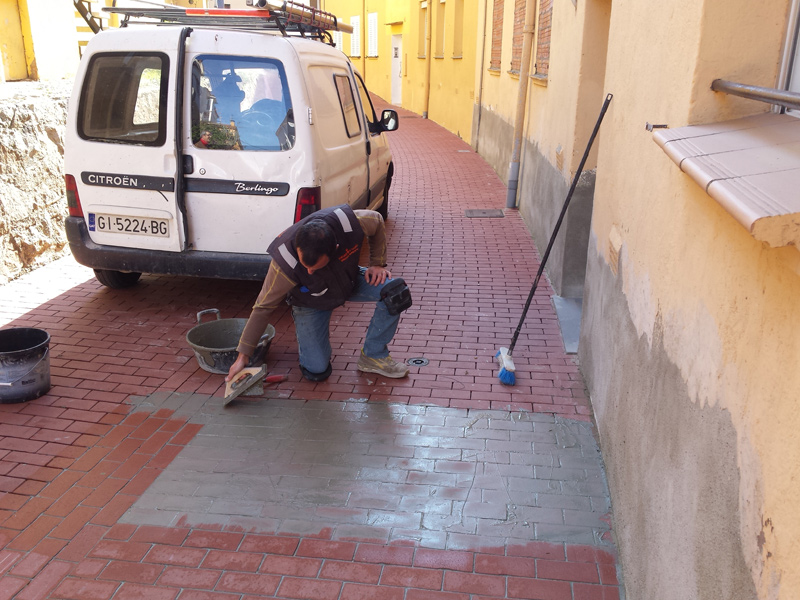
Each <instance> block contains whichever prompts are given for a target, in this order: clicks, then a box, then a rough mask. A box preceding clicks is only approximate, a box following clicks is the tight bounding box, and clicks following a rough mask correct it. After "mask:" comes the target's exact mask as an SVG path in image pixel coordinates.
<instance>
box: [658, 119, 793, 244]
mask: <svg viewBox="0 0 800 600" xmlns="http://www.w3.org/2000/svg"><path fill="white" fill-rule="evenodd" d="M653 139H654V140H655V142H656V143H657V144H658V145H659V146H660V147H661V148H662V149H663V150H664V152H666V154H667V156H669V157H670V158H671V159H672V160H673V161H675V163H676V164H677V165H678V166H679V167H680V169H681V171H683V172H684V173H686V174H687V175H689V176H690V177H691V178H692V179H694V181H695V182H696V183H697V184H698V185H700V187H702V188H703V189H704V190H705V191H706V193H707V194H708V195H709V196H711V197H712V198H714V200H716V201H717V202H719V203H720V205H721V206H722V207H723V208H724V209H725V210H726V211H728V212H729V213H730V214H731V215H732V216H733V217H734V218H735V219H736V220H737V221H739V223H741V224H742V225H743V226H744V227H745V228H746V229H747V230H748V231H749V232H750V234H751V235H752V236H753V237H754V238H755V239H757V240H759V241H761V242H765V243H767V244H769V245H770V246H772V247H773V248H779V247H782V246H788V245H794V246H798V247H800V194H798V193H797V190H798V189H800V119H797V118H795V117H791V116H789V115H781V114H776V113H766V114H761V115H756V116H752V117H745V118H743V119H736V120H734V121H725V122H722V123H713V124H708V125H692V126H688V127H680V128H678V129H665V130H661V131H658V132H657V133H655V134H654V135H653Z"/></svg>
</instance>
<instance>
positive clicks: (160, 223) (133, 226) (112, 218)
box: [89, 213, 169, 237]
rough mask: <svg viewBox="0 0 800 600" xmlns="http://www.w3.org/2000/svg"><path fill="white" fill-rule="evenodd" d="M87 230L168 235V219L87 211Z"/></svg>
mask: <svg viewBox="0 0 800 600" xmlns="http://www.w3.org/2000/svg"><path fill="white" fill-rule="evenodd" d="M89 231H102V232H103V233H129V234H135V235H153V236H156V237H169V220H167V219H153V218H147V217H129V216H126V215H99V214H95V213H89Z"/></svg>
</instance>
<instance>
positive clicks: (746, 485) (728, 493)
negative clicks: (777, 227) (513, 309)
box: [579, 0, 800, 600]
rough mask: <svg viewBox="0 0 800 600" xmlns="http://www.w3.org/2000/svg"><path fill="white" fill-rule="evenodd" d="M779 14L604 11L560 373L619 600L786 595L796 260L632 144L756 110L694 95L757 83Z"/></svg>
mask: <svg viewBox="0 0 800 600" xmlns="http://www.w3.org/2000/svg"><path fill="white" fill-rule="evenodd" d="M787 9H788V2H786V1H784V0H780V1H778V0H768V1H767V2H762V3H759V4H758V5H757V7H756V6H755V5H753V4H752V3H748V2H744V0H733V1H727V2H723V1H722V0H705V1H703V2H695V1H692V0H668V1H665V2H661V3H655V4H654V3H641V2H636V1H634V0H614V5H613V11H612V15H611V26H610V35H609V44H608V46H609V49H608V59H607V64H608V68H607V77H606V88H607V89H608V91H610V92H613V93H614V101H613V103H612V105H611V109H610V111H609V114H608V115H607V118H606V123H605V124H604V126H603V127H604V130H603V137H602V140H601V152H600V155H599V157H598V165H597V182H596V191H595V198H594V215H593V221H592V236H593V237H592V241H591V242H590V246H589V256H590V260H589V263H588V267H587V286H586V293H585V296H584V303H583V307H584V313H583V314H584V318H583V324H582V330H581V345H580V350H579V355H580V360H581V365H582V369H583V373H584V376H585V378H586V381H587V385H588V387H589V391H590V395H591V398H592V403H593V405H594V407H595V411H596V416H597V421H598V428H599V431H600V436H601V444H602V447H603V451H604V455H605V457H606V463H607V467H608V470H609V483H610V488H611V493H612V499H613V502H614V514H615V530H616V532H617V536H618V545H619V548H620V552H621V556H622V562H623V567H624V569H625V579H626V589H627V591H628V594H629V596H630V597H632V598H647V599H648V600H661V599H667V598H669V599H672V598H675V599H676V600H677V599H678V598H680V599H681V600H683V599H686V598H734V599H737V600H738V599H739V598H741V599H749V598H759V599H764V600H766V599H770V600H773V599H781V600H790V599H794V598H798V597H800V562H799V561H798V560H797V548H799V547H800V518H798V516H797V498H798V496H799V495H800V412H798V411H797V407H796V398H797V390H798V389H800V369H798V368H797V365H798V364H800V334H799V333H798V332H800V306H799V305H798V302H797V298H798V297H799V295H800V252H798V250H797V249H795V248H782V249H770V248H768V247H765V246H763V245H762V244H761V243H759V242H756V241H755V240H754V239H753V238H752V237H751V236H750V235H749V234H748V232H747V231H745V230H744V228H742V227H741V226H740V225H739V224H738V223H737V222H736V221H735V220H734V219H733V217H731V216H730V215H729V214H728V213H727V212H725V211H724V210H723V209H722V208H721V207H720V206H719V205H718V204H717V203H716V202H715V201H714V200H713V199H711V198H710V197H709V196H708V195H707V194H706V193H705V192H704V190H702V189H700V188H699V187H698V186H697V185H696V184H695V183H694V182H693V181H692V180H691V179H690V178H689V177H688V176H686V175H684V174H683V173H682V172H681V171H680V170H679V168H678V167H677V166H676V165H675V164H674V163H673V162H672V161H671V160H670V159H669V158H668V157H667V156H666V155H665V154H664V153H663V151H661V149H660V148H659V147H658V146H656V144H655V143H654V142H653V140H652V134H651V133H649V132H647V131H646V130H645V123H646V122H648V121H649V122H651V123H668V124H669V125H670V126H671V127H678V126H684V125H687V124H694V123H701V122H707V121H711V120H713V121H719V120H724V119H729V118H733V117H736V116H740V115H742V114H755V113H759V112H765V111H766V110H768V107H767V106H766V105H763V104H760V103H756V102H753V101H745V100H741V99H731V98H728V97H725V96H722V95H719V94H715V93H714V92H711V91H710V89H709V88H710V84H711V81H712V80H713V79H714V78H716V77H722V78H729V79H733V80H737V81H741V82H745V83H752V84H756V85H768V86H771V85H774V83H775V80H776V75H777V71H778V66H779V60H780V56H781V42H782V39H783V33H784V28H785V24H786V13H787ZM732 49H735V51H733V50H732ZM618 256H621V260H619V261H618V258H617V257H618ZM605 453H607V454H605ZM676 574H679V576H676ZM684 580H685V582H684ZM708 582H711V583H712V584H716V585H717V586H722V587H716V588H715V587H712V586H709V585H708ZM726 582H731V583H732V584H734V585H732V586H727V587H726V585H727V584H726ZM676 590H677V591H676ZM720 590H729V592H728V594H729V595H725V593H723V592H722V591H720Z"/></svg>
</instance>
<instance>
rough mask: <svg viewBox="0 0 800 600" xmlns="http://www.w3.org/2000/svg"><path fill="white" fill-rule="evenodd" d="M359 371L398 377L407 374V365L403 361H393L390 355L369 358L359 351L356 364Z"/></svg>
mask: <svg viewBox="0 0 800 600" xmlns="http://www.w3.org/2000/svg"><path fill="white" fill-rule="evenodd" d="M356 366H357V368H358V370H359V371H362V372H363V373H377V374H378V375H383V376H384V377H391V378H392V379H400V378H401V377H405V376H406V375H408V367H407V366H406V365H404V364H403V363H399V362H397V361H395V360H394V359H393V358H392V357H391V356H387V357H386V358H369V357H368V356H366V355H365V354H364V351H363V350H362V351H361V357H360V358H359V359H358V365H356Z"/></svg>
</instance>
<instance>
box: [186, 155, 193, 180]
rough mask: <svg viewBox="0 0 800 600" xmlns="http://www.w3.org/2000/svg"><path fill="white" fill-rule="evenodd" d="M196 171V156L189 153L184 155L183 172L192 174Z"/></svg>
mask: <svg viewBox="0 0 800 600" xmlns="http://www.w3.org/2000/svg"><path fill="white" fill-rule="evenodd" d="M192 173H194V157H193V156H190V155H188V154H184V155H183V174H184V175H191V174H192Z"/></svg>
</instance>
